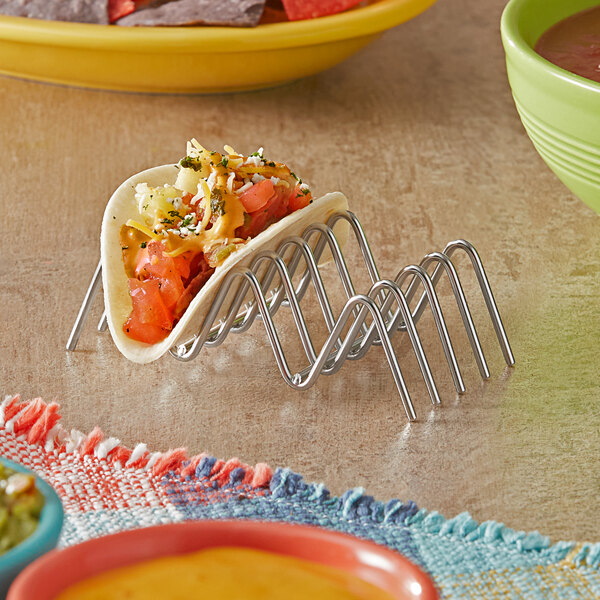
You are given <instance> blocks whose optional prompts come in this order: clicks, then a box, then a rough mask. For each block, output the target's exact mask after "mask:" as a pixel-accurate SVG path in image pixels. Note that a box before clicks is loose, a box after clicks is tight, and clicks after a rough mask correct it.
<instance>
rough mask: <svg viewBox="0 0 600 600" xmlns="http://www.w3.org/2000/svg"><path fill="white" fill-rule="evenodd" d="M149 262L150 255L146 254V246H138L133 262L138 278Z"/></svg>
mask: <svg viewBox="0 0 600 600" xmlns="http://www.w3.org/2000/svg"><path fill="white" fill-rule="evenodd" d="M149 262H150V257H149V256H148V248H147V247H146V248H140V249H139V250H138V253H137V258H136V262H135V276H136V277H137V278H138V279H141V278H142V275H143V274H144V273H145V271H146V265H147V264H148V263H149Z"/></svg>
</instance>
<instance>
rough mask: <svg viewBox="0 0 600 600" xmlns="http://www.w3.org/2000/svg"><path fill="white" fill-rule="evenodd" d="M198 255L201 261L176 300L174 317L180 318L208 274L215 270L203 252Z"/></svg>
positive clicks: (207, 278)
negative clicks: (195, 272)
mask: <svg viewBox="0 0 600 600" xmlns="http://www.w3.org/2000/svg"><path fill="white" fill-rule="evenodd" d="M200 256H201V257H202V262H199V263H198V265H197V274H196V275H195V276H194V278H193V279H192V280H191V281H190V283H189V285H188V286H187V287H186V288H185V290H184V292H183V294H182V295H181V297H180V298H179V300H178V301H177V305H176V306H175V317H176V318H178V319H179V318H181V316H182V315H183V313H184V312H185V311H186V309H187V307H188V306H189V305H190V304H191V302H192V300H193V299H194V298H195V297H196V294H197V293H198V292H199V291H200V290H201V289H202V288H203V287H204V284H205V283H206V282H207V281H208V280H209V278H210V276H211V275H212V274H213V273H214V271H215V270H214V269H211V268H210V267H209V266H208V263H207V262H206V259H205V258H204V254H200Z"/></svg>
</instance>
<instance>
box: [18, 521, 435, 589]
mask: <svg viewBox="0 0 600 600" xmlns="http://www.w3.org/2000/svg"><path fill="white" fill-rule="evenodd" d="M216 546H239V547H246V548H254V549H258V550H264V551H267V552H274V553H278V554H284V555H288V556H293V557H296V558H301V559H304V560H309V561H312V562H318V563H321V564H324V565H328V566H331V567H335V568H338V569H342V570H345V571H349V572H351V573H353V574H354V575H356V576H358V577H360V578H362V579H363V580H365V581H368V582H370V583H372V584H374V585H376V586H378V587H380V588H382V589H383V590H386V591H388V592H389V593H390V594H391V595H392V597H393V598H395V599H396V600H437V599H438V595H437V592H436V590H435V587H434V585H433V583H432V582H431V580H430V579H429V577H428V576H427V575H425V573H423V571H421V570H420V569H419V568H418V567H417V566H415V565H414V564H412V563H411V562H410V561H408V560H407V559H406V558H404V557H403V556H401V555H400V554H397V553H395V552H392V551H390V550H388V549H386V548H384V547H382V546H377V545H376V544H373V543H371V542H365V541H363V540H359V539H357V538H353V537H351V536H348V535H344V534H340V533H335V532H330V531H326V530H323V529H320V528H316V527H309V526H303V525H289V524H285V523H267V522H258V521H194V522H188V523H177V524H171V525H162V526H158V527H148V528H144V529H137V530H133V531H126V532H123V533H119V534H115V535H111V536H106V537H103V538H97V539H95V540H90V541H88V542H85V543H83V544H79V545H78V546H72V547H69V548H66V549H63V550H60V551H55V552H52V553H50V554H48V555H47V556H45V557H43V558H42V559H40V560H38V561H36V563H34V564H32V565H30V567H28V568H27V569H26V570H25V571H24V572H23V573H22V574H21V575H20V576H19V577H18V578H17V580H16V581H15V583H14V584H13V586H12V587H11V589H10V592H9V595H8V600H29V599H31V598H36V600H53V599H54V598H55V596H56V595H57V594H58V593H59V592H61V591H63V590H64V589H65V588H67V587H68V586H69V585H72V584H74V583H76V582H78V581H82V580H84V579H86V578H89V577H91V576H93V575H97V574H99V573H102V572H104V571H107V570H109V569H113V568H118V567H122V566H125V565H130V564H135V563H137V562H140V561H143V560H149V559H153V558H158V557H160V556H169V555H176V554H185V553H188V552H192V551H195V550H201V549H204V548H211V547H216Z"/></svg>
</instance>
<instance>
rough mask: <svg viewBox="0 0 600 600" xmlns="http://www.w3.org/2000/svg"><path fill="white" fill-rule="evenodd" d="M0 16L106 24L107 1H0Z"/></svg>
mask: <svg viewBox="0 0 600 600" xmlns="http://www.w3.org/2000/svg"><path fill="white" fill-rule="evenodd" d="M0 15H8V16H12V17H29V18H31V19H45V20H48V21H71V22H73V23H97V24H100V25H107V24H108V0H0Z"/></svg>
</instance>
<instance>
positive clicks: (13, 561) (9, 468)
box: [0, 457, 63, 598]
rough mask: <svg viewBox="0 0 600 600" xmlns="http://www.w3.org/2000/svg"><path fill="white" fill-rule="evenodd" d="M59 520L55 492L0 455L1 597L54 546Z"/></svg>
mask: <svg viewBox="0 0 600 600" xmlns="http://www.w3.org/2000/svg"><path fill="white" fill-rule="evenodd" d="M62 522H63V509H62V505H61V503H60V500H59V498H58V496H57V495H56V492H55V491H54V490H53V489H52V488H51V487H50V486H49V485H48V484H47V483H46V482H45V481H43V480H42V479H40V478H39V477H37V476H36V475H35V474H34V473H33V472H31V471H30V470H29V469H26V468H25V467H23V466H22V465H20V464H18V463H15V462H13V461H11V460H8V459H5V458H2V457H0V598H4V597H5V594H6V592H7V590H8V588H9V586H10V584H11V583H12V581H13V579H14V578H15V577H16V576H17V575H18V574H19V572H20V571H22V570H23V569H24V568H25V567H26V566H27V565H28V564H29V563H30V562H32V561H34V560H35V559H36V558H38V557H39V556H41V555H42V554H44V553H46V552H48V551H49V550H52V549H53V548H54V547H55V546H56V543H57V541H58V537H59V535H60V530H61V528H62Z"/></svg>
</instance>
